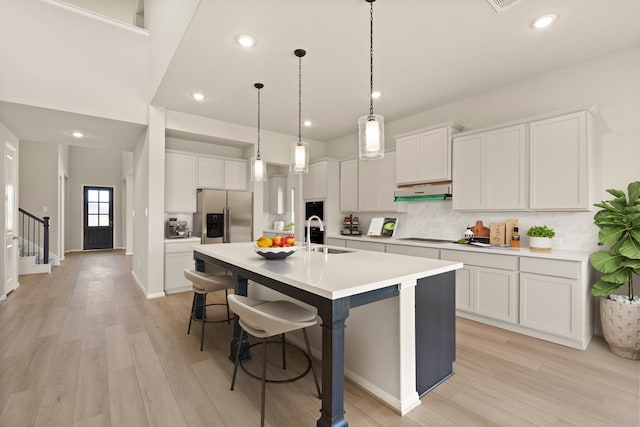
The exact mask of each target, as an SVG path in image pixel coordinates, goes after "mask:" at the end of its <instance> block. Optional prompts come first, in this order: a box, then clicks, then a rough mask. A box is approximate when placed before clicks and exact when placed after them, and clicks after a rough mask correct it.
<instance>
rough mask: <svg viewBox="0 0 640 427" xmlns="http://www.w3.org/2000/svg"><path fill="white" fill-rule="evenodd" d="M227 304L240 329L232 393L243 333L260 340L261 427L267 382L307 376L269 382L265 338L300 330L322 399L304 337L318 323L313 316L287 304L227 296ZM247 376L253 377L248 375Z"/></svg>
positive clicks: (288, 302) (296, 306)
mask: <svg viewBox="0 0 640 427" xmlns="http://www.w3.org/2000/svg"><path fill="white" fill-rule="evenodd" d="M227 301H228V302H229V306H230V307H231V310H233V312H234V313H235V314H236V315H237V316H238V323H239V325H240V337H239V340H238V349H237V351H236V359H235V364H234V367H233V378H232V379H231V390H233V387H234V385H235V382H236V373H237V372H238V365H239V364H240V349H241V347H242V345H241V343H242V336H243V334H244V333H245V332H246V333H248V334H250V335H252V336H254V337H256V338H262V351H263V353H262V377H261V378H259V379H260V380H261V382H262V397H261V399H262V400H261V402H260V426H261V427H263V426H264V413H265V390H266V383H267V382H291V381H295V380H297V379H300V378H302V377H303V376H305V375H306V374H307V373H308V372H309V368H307V370H306V371H305V372H304V373H303V374H301V375H299V376H297V377H296V378H293V379H290V380H281V381H275V380H268V379H267V338H270V337H273V336H276V335H280V334H285V333H286V332H291V331H295V330H298V329H302V333H303V335H304V341H305V344H306V345H307V353H306V354H305V355H306V356H307V359H308V360H309V364H310V367H311V370H312V371H313V379H314V380H315V383H316V391H317V392H318V397H319V398H322V393H321V391H320V383H319V382H318V375H317V373H316V368H315V366H314V365H313V358H312V356H311V346H310V345H309V337H308V336H307V330H306V328H308V327H309V326H313V325H315V324H316V323H317V321H316V315H315V313H313V312H311V311H309V310H306V309H304V308H302V307H300V306H298V305H296V304H294V303H292V302H290V301H263V300H259V299H255V298H248V297H245V296H241V295H229V296H227ZM249 375H251V376H254V375H252V374H250V373H249Z"/></svg>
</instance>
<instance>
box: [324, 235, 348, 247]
mask: <svg viewBox="0 0 640 427" xmlns="http://www.w3.org/2000/svg"><path fill="white" fill-rule="evenodd" d="M327 245H329V246H342V247H343V248H344V247H346V246H347V241H346V240H344V239H336V238H335V237H327Z"/></svg>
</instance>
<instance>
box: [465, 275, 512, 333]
mask: <svg viewBox="0 0 640 427" xmlns="http://www.w3.org/2000/svg"><path fill="white" fill-rule="evenodd" d="M474 282H475V283H474V292H475V308H476V312H477V313H478V314H481V315H483V316H486V317H491V318H493V319H498V320H503V321H505V322H510V323H516V322H517V321H518V317H517V313H516V311H517V309H518V304H517V301H518V296H517V292H518V288H517V287H516V273H515V272H514V271H507V270H498V269H495V268H484V267H474Z"/></svg>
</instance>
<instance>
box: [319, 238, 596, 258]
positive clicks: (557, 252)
mask: <svg viewBox="0 0 640 427" xmlns="http://www.w3.org/2000/svg"><path fill="white" fill-rule="evenodd" d="M328 237H329V238H333V239H345V240H356V241H361V242H362V241H366V242H373V243H386V244H390V245H405V246H418V247H426V248H436V249H451V250H456V251H469V252H482V253H487V254H499V255H512V256H525V257H533V258H546V259H557V260H565V261H588V260H589V257H590V255H591V252H588V251H568V250H562V249H551V252H534V251H531V250H530V249H529V248H528V247H525V246H522V247H520V248H511V247H508V246H505V247H502V246H491V247H480V246H473V245H464V244H458V243H453V242H451V243H429V242H421V241H416V240H404V239H398V238H394V237H389V238H379V237H367V236H345V235H342V234H339V235H338V234H336V235H330V236H328Z"/></svg>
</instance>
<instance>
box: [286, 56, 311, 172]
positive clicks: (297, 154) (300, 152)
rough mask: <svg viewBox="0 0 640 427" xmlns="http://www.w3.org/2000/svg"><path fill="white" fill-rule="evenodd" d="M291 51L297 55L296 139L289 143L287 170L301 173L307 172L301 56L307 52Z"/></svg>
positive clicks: (307, 145) (307, 156)
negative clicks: (303, 127) (303, 132)
mask: <svg viewBox="0 0 640 427" xmlns="http://www.w3.org/2000/svg"><path fill="white" fill-rule="evenodd" d="M293 53H294V55H295V56H297V57H298V140H297V141H294V142H293V143H292V144H291V163H289V172H290V173H296V174H302V173H308V172H309V143H307V142H304V141H303V140H302V57H303V56H305V55H306V54H307V52H306V51H305V50H304V49H296V50H294V51H293Z"/></svg>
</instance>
